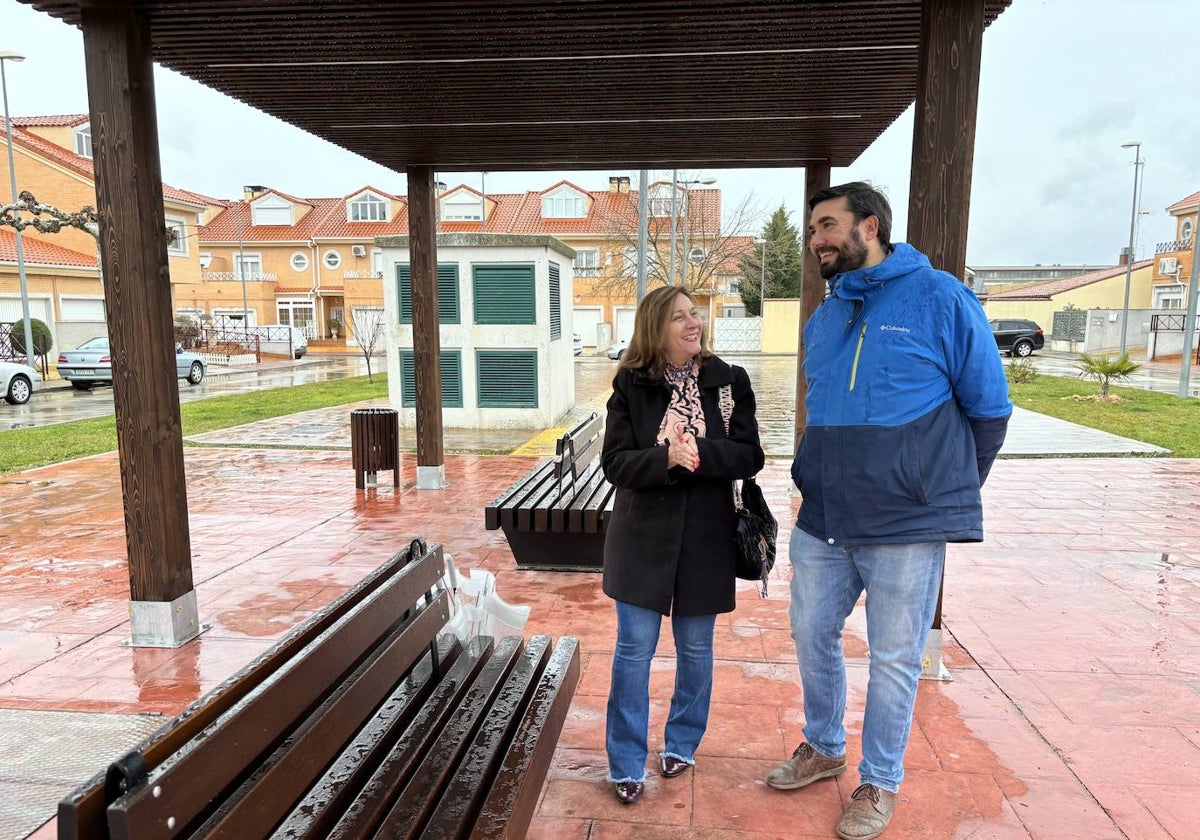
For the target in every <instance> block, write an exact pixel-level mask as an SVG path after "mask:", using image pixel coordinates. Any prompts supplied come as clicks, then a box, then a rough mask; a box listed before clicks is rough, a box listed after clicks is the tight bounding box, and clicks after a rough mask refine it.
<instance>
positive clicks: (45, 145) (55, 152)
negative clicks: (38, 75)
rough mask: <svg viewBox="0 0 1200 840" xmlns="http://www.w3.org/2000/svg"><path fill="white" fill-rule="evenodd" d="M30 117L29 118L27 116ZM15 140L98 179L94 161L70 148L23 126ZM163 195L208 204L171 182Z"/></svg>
mask: <svg viewBox="0 0 1200 840" xmlns="http://www.w3.org/2000/svg"><path fill="white" fill-rule="evenodd" d="M26 119H29V118H26ZM20 120H21V118H20V117H14V118H13V124H14V125H20ZM13 142H14V143H16V144H17V145H18V146H24V147H25V148H26V149H28V150H30V151H32V152H34V153H36V154H38V155H41V156H42V157H44V158H47V159H49V160H52V161H54V162H55V163H57V164H58V165H59V166H63V167H66V168H67V169H70V170H72V171H73V172H76V173H78V174H80V175H82V176H84V177H85V178H87V179H88V180H89V181H92V182H93V183H94V182H95V180H96V172H95V170H94V169H93V168H92V161H91V160H90V159H88V158H85V157H83V156H82V155H77V154H75V153H74V152H73V151H71V150H70V149H64V148H63V147H62V146H59V145H57V144H55V143H51V142H50V141H49V140H45V139H43V138H41V137H38V136H37V135H36V134H33V133H32V132H29V131H25V130H24V129H22V128H17V130H16V131H14V132H13ZM163 197H164V198H169V199H171V200H172V201H179V202H182V203H184V204H192V205H195V206H196V207H205V206H207V205H208V201H207V199H205V198H204V197H203V196H200V195H197V194H196V193H192V192H188V191H187V190H181V189H179V188H177V187H172V186H170V185H169V184H163Z"/></svg>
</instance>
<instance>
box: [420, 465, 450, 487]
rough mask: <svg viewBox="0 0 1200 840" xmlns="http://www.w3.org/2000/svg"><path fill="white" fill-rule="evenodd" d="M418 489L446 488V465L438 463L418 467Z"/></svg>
mask: <svg viewBox="0 0 1200 840" xmlns="http://www.w3.org/2000/svg"><path fill="white" fill-rule="evenodd" d="M417 489H418V490H445V489H446V465H445V464H438V465H437V466H436V467H417Z"/></svg>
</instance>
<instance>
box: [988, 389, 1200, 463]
mask: <svg viewBox="0 0 1200 840" xmlns="http://www.w3.org/2000/svg"><path fill="white" fill-rule="evenodd" d="M1009 391H1010V393H1011V394H1012V401H1013V403H1014V404H1016V405H1019V406H1020V407H1021V408H1027V409H1029V410H1030V411H1036V412H1038V413H1040V414H1048V415H1050V416H1051V417H1058V418H1060V419H1062V420H1070V421H1071V422H1072V423H1078V424H1079V425H1081V426H1089V427H1091V428H1093V429H1100V430H1102V431H1105V432H1112V433H1113V434H1114V435H1120V436H1121V437H1127V438H1132V439H1133V440H1140V441H1143V442H1145V443H1152V444H1154V445H1155V446H1162V447H1164V448H1166V449H1170V450H1171V451H1172V452H1173V453H1174V454H1175V456H1176V457H1178V458H1200V400H1196V399H1185V398H1183V397H1177V396H1174V395H1173V394H1159V393H1155V392H1153V391H1142V390H1139V389H1137V388H1112V389H1111V392H1112V393H1113V394H1116V395H1117V396H1119V397H1122V398H1123V399H1125V400H1127V402H1119V403H1100V402H1080V401H1077V400H1072V399H1068V398H1069V397H1071V396H1073V395H1076V394H1078V395H1088V394H1099V393H1100V385H1099V383H1097V382H1094V381H1092V380H1087V379H1074V378H1072V379H1067V378H1064V377H1059V376H1048V375H1046V374H1042V375H1039V376H1038V377H1037V379H1035V380H1034V381H1033V382H1028V383H1025V384H1022V385H1015V384H1014V385H1010V386H1009Z"/></svg>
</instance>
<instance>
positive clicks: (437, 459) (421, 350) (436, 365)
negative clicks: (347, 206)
mask: <svg viewBox="0 0 1200 840" xmlns="http://www.w3.org/2000/svg"><path fill="white" fill-rule="evenodd" d="M434 196H435V192H434V180H433V167H431V166H413V167H410V168H409V170H408V237H409V238H408V242H409V266H410V268H409V272H410V275H411V277H412V327H413V368H414V379H415V382H416V391H417V488H418V489H429V490H434V489H442V488H444V487H445V486H446V466H445V463H446V458H445V454H444V452H443V448H442V376H441V369H442V365H441V338H440V335H439V333H440V328H439V326H438V295H437V228H436V222H437V220H436V215H435V214H436V210H435V198H434Z"/></svg>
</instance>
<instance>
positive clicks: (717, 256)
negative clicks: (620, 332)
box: [591, 173, 764, 298]
mask: <svg viewBox="0 0 1200 840" xmlns="http://www.w3.org/2000/svg"><path fill="white" fill-rule="evenodd" d="M659 180H660V181H665V183H660V184H659V187H660V190H659V194H655V195H653V196H652V197H651V204H650V210H651V212H650V216H649V231H648V239H647V244H646V286H647V288H654V287H655V286H660V285H664V286H665V285H667V284H668V283H670V282H671V277H670V269H671V217H670V213H669V210H668V209H667V208H668V207H669V201H670V192H671V190H670V183H671V177H670V173H668V174H667V177H666V178H665V179H659ZM678 180H679V181H681V182H682V181H684V180H688V176H686V175H685V174H684V173H680V174H679V178H678ZM693 180H694V179H693ZM650 183H651V184H652V185H653V184H655V183H656V181H655V180H654V179H653V178H652V179H651V182H650ZM640 191H642V190H641V189H640V190H639V192H640ZM691 192H692V193H696V192H698V191H697V190H692V191H691ZM663 196H665V197H666V198H664V197H663ZM623 198H624V199H625V201H624V202H620V203H618V204H617V206H616V209H615V210H613V211H611V212H610V213H608V214H607V215H606V216H604V217H602V218H601V222H602V223H603V224H604V226H605V227H606V228H607V230H609V231H610V235H611V236H612V241H613V251H614V255H613V259H612V260H611V262H610V264H608V265H601V266H599V267H598V269H597V274H596V277H595V278H594V279H593V280H592V282H591V285H592V289H593V291H594V292H595V293H596V294H597V295H601V296H605V297H609V298H614V297H630V296H632V295H633V294H635V292H636V286H637V257H636V255H637V247H638V227H637V226H638V207H637V198H638V196H637V194H635V193H633V192H630V193H626V194H625V195H624V196H623ZM685 200H687V199H686V198H685V193H684V190H683V189H679V190H678V192H677V201H678V204H677V206H676V219H675V232H676V233H675V274H676V278H677V279H678V281H679V282H680V283H682V284H684V285H686V286H687V287H688V288H689V289H691V290H692V291H695V292H699V293H700V294H704V295H709V294H714V293H717V292H718V291H720V290H721V287H722V286H723V285H725V282H724V281H726V280H727V279H730V278H735V277H737V276H738V274H739V268H738V265H737V261H738V258H739V257H741V256H742V255H743V254H745V253H747V252H748V251H749V250H751V249H753V247H754V245H753V238H752V237H753V233H752V231H754V230H755V229H756V228H757V227H758V225H759V224H760V221H761V219H762V217H763V215H764V212H763V208H762V207H761V206H759V204H760V203H759V201H758V200H757V198H756V197H755V196H754V194H753V193H751V194H750V195H748V196H746V198H745V199H743V200H742V201H741V202H740V203H739V204H738V205H737V206H736V207H734V208H733V209H732V210H729V211H726V212H725V213H723V214H722V216H721V218H719V219H714V218H711V213H710V212H709V209H708V208H705V207H703V206H700V205H699V201H698V200H697V197H696V196H692V198H691V201H692V204H691V205H690V206H689V207H688V208H687V210H686V212H685V208H684V206H683V203H684V201H685ZM747 231H751V233H747ZM685 232H686V234H687V235H686V236H685ZM685 239H686V247H687V249H688V250H689V251H691V252H692V253H691V254H684V253H683V251H684V247H685ZM685 280H686V282H684V281H685Z"/></svg>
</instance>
